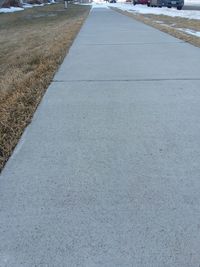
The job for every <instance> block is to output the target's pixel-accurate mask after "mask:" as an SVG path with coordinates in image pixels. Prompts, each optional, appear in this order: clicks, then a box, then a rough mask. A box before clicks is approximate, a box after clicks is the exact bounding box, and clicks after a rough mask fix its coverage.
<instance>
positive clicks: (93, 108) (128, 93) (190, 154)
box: [0, 8, 200, 267]
mask: <svg viewBox="0 0 200 267" xmlns="http://www.w3.org/2000/svg"><path fill="white" fill-rule="evenodd" d="M199 69H200V53H199V49H198V48H196V47H193V46H191V45H189V44H187V43H184V42H182V41H180V40H178V39H175V38H173V37H171V36H169V35H167V34H164V33H162V32H160V31H158V30H155V29H153V28H151V27H148V26H146V25H143V24H141V23H139V22H136V21H134V20H132V19H130V18H128V17H125V16H123V15H120V14H118V13H115V12H114V11H111V10H109V9H100V8H99V9H93V11H92V12H91V13H90V16H89V18H88V20H87V21H86V23H85V25H84V27H83V28H82V30H81V32H80V33H79V35H78V37H77V39H76V40H75V42H74V44H73V46H72V48H71V50H70V53H69V54H68V56H67V57H66V59H65V61H64V62H63V64H62V66H61V68H60V70H59V71H58V73H57V74H56V76H55V79H54V82H53V83H52V84H51V86H50V87H49V89H48V91H47V93H46V95H45V97H44V99H43V101H42V103H41V105H40V107H39V108H38V110H37V112H36V114H35V116H34V119H33V122H32V123H31V125H30V126H29V127H28V128H27V130H26V131H25V133H24V135H23V137H22V139H21V141H20V143H19V145H18V146H17V148H16V150H15V152H14V155H13V156H12V157H11V159H10V160H9V162H8V164H7V166H6V167H5V169H4V171H3V173H2V174H1V177H0V266H1V267H19V266H20V267H21V266H23V267H29V266H31V267H32V266H41V267H47V266H49V267H54V266H55V267H62V266H63V267H65V266H67V267H75V266H83V267H96V266H98V267H100V266H103V267H104V266H105V267H116V266H119V267H129V266H130V267H198V266H199V264H200V179H199V178H200V164H199V163H200V137H199V133H200V115H199V114H200V104H199V103H200V90H199V88H200V73H199Z"/></svg>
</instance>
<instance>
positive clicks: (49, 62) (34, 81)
mask: <svg viewBox="0 0 200 267" xmlns="http://www.w3.org/2000/svg"><path fill="white" fill-rule="evenodd" d="M89 10H90V7H89V6H81V5H73V4H71V5H68V9H64V4H52V5H46V6H43V7H34V8H30V9H26V10H24V11H20V12H15V13H10V14H0V170H1V169H2V168H3V166H4V164H5V162H6V161H7V159H8V158H9V156H10V155H11V153H12V151H13V149H14V147H15V146H16V144H17V142H18V140H19V138H20V136H21V134H22V133H23V130H24V128H25V127H26V126H27V125H28V123H29V122H30V121H31V118H32V116H33V113H34V111H35V109H36V108H37V106H38V104H39V102H40V100H41V98H42V96H43V95H44V93H45V90H46V89H47V87H48V85H49V84H50V82H51V81H52V78H53V76H54V74H55V72H56V70H57V69H58V67H59V65H60V64H61V63H62V61H63V58H64V56H65V55H66V53H67V51H68V50H69V48H70V46H71V44H72V42H73V40H74V38H75V36H76V34H77V33H78V31H79V30H80V28H81V26H82V24H83V22H84V20H85V19H86V17H87V15H88V13H89Z"/></svg>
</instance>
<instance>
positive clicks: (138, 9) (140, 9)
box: [108, 3, 200, 20]
mask: <svg viewBox="0 0 200 267" xmlns="http://www.w3.org/2000/svg"><path fill="white" fill-rule="evenodd" d="M108 6H111V7H116V8H119V9H121V10H123V11H127V12H131V13H137V14H144V15H145V14H153V15H164V16H170V17H181V18H187V19H196V20H200V11H199V10H177V9H175V8H167V7H163V8H159V7H148V6H146V5H135V6H134V5H133V4H132V3H116V4H108Z"/></svg>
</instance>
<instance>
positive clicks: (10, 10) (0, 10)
mask: <svg viewBox="0 0 200 267" xmlns="http://www.w3.org/2000/svg"><path fill="white" fill-rule="evenodd" d="M54 3H55V2H54V1H52V2H51V3H47V4H40V5H39V4H33V5H31V4H23V6H22V7H13V6H12V7H9V8H0V13H13V12H18V11H23V10H24V9H26V8H33V7H38V6H40V7H41V6H44V5H51V4H54Z"/></svg>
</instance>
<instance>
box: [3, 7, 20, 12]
mask: <svg viewBox="0 0 200 267" xmlns="http://www.w3.org/2000/svg"><path fill="white" fill-rule="evenodd" d="M22 10H24V8H21V7H10V8H0V13H13V12H17V11H22Z"/></svg>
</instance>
